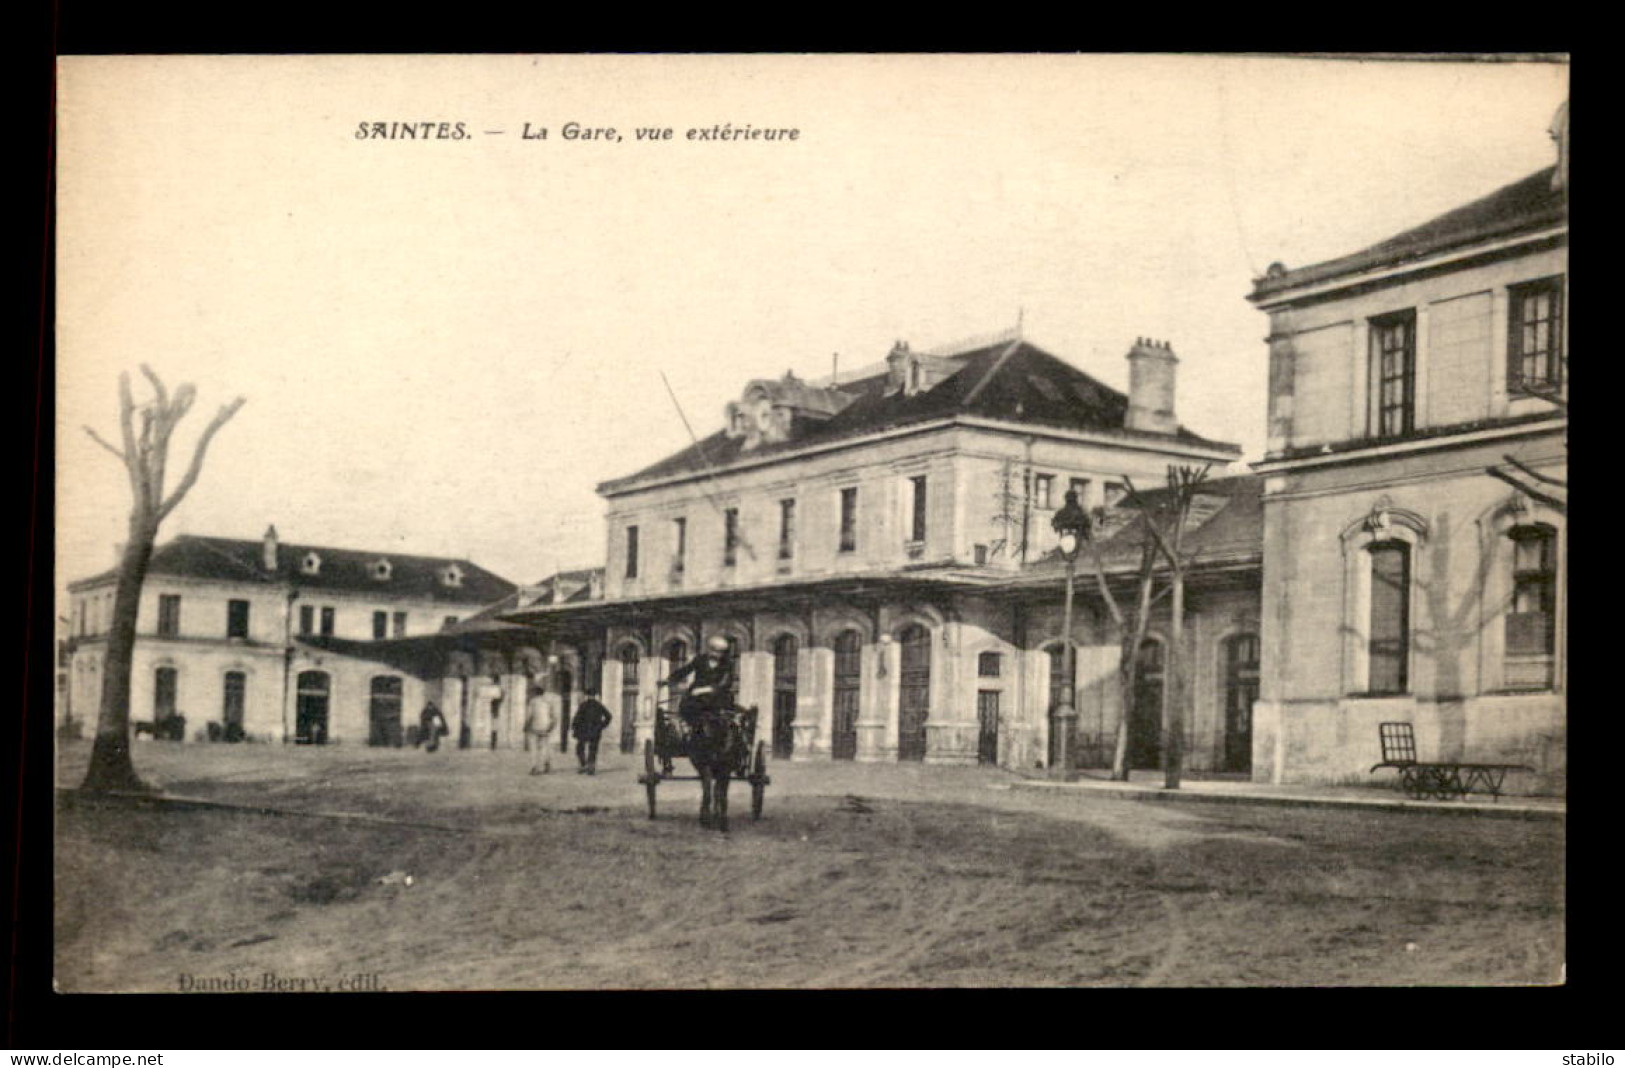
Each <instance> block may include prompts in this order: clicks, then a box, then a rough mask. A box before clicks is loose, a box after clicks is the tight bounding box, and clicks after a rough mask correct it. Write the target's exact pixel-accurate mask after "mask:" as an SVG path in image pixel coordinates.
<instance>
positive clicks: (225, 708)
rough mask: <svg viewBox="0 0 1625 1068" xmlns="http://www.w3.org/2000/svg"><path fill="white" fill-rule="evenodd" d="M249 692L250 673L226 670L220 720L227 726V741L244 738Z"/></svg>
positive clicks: (238, 740) (236, 740)
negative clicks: (246, 701) (245, 712)
mask: <svg viewBox="0 0 1625 1068" xmlns="http://www.w3.org/2000/svg"><path fill="white" fill-rule="evenodd" d="M247 692H248V675H247V674H246V673H244V672H241V671H228V672H226V677H225V683H224V686H223V687H222V690H221V707H220V722H221V724H222V725H223V726H224V727H225V732H226V741H228V742H240V741H242V740H243V706H244V704H245V699H246V696H247Z"/></svg>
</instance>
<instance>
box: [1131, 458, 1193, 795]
mask: <svg viewBox="0 0 1625 1068" xmlns="http://www.w3.org/2000/svg"><path fill="white" fill-rule="evenodd" d="M1207 473H1208V468H1207V467H1205V466H1204V467H1185V466H1172V467H1169V468H1168V495H1167V497H1165V498H1164V499H1163V501H1162V505H1161V507H1156V506H1154V505H1152V504H1151V503H1149V502H1147V501H1146V499H1145V498H1144V497H1142V496H1141V495H1140V493H1139V491H1138V490H1136V489H1135V488H1134V483H1133V481H1132V480H1129V479H1127V478H1126V477H1125V479H1124V484H1125V485H1126V486H1127V487H1128V492H1129V498H1130V500H1132V501H1133V502H1134V504H1135V507H1137V508H1138V509H1139V510H1140V515H1141V517H1142V519H1143V520H1144V521H1145V528H1146V532H1147V533H1148V534H1149V535H1150V540H1151V542H1152V543H1153V544H1154V545H1155V546H1156V550H1157V554H1158V555H1159V556H1161V557H1162V559H1163V561H1164V563H1166V564H1167V566H1168V588H1169V599H1170V602H1171V603H1170V604H1169V608H1168V611H1169V614H1170V615H1171V617H1172V619H1171V621H1170V622H1169V625H1168V659H1167V662H1166V666H1165V667H1164V669H1163V678H1164V680H1165V683H1164V685H1165V686H1166V687H1167V693H1166V695H1165V699H1164V702H1163V707H1164V708H1165V709H1166V714H1165V715H1166V720H1165V723H1164V728H1163V737H1164V744H1163V750H1162V769H1163V785H1164V786H1165V787H1167V788H1168V789H1170V790H1177V789H1179V784H1180V778H1181V776H1182V775H1183V774H1184V770H1185V683H1186V675H1187V671H1186V668H1185V658H1184V656H1183V652H1184V648H1185V575H1186V573H1187V572H1188V571H1189V570H1190V566H1191V564H1192V563H1194V562H1195V554H1194V553H1187V552H1186V551H1185V527H1186V525H1187V523H1188V521H1189V519H1190V514H1191V505H1192V504H1193V503H1194V502H1195V500H1196V492H1197V490H1198V489H1199V488H1200V487H1201V485H1202V483H1203V482H1204V481H1205V480H1206V479H1207ZM1136 651H1137V647H1136Z"/></svg>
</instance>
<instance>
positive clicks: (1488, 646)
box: [1478, 493, 1568, 694]
mask: <svg viewBox="0 0 1625 1068" xmlns="http://www.w3.org/2000/svg"><path fill="white" fill-rule="evenodd" d="M1536 526H1543V527H1550V528H1551V529H1552V531H1553V535H1554V544H1553V548H1554V550H1555V553H1556V560H1555V562H1554V566H1555V571H1556V574H1555V578H1554V583H1553V585H1554V595H1555V604H1554V605H1553V608H1552V611H1553V616H1554V618H1553V627H1554V633H1553V635H1552V682H1551V685H1550V686H1549V687H1547V688H1545V689H1532V688H1527V687H1519V688H1510V687H1508V686H1507V684H1506V655H1507V654H1506V614H1507V612H1508V611H1509V610H1510V608H1511V604H1512V591H1513V574H1512V568H1513V561H1514V557H1513V545H1512V536H1511V535H1512V532H1513V531H1514V530H1516V529H1517V528H1519V527H1536ZM1478 528H1479V552H1480V553H1481V554H1483V555H1482V557H1481V560H1482V563H1483V575H1484V581H1483V584H1482V588H1483V593H1482V595H1481V596H1480V598H1479V621H1478V623H1479V626H1478V634H1479V643H1478V645H1479V682H1480V689H1481V691H1482V692H1484V693H1492V694H1512V693H1518V694H1545V693H1562V692H1563V691H1564V690H1565V684H1564V679H1565V676H1566V674H1567V663H1566V661H1567V657H1566V655H1565V651H1566V649H1567V645H1568V582H1567V578H1568V524H1567V517H1566V516H1564V515H1563V514H1562V513H1561V512H1559V511H1558V510H1557V509H1555V508H1552V507H1551V506H1550V505H1546V504H1543V503H1541V502H1540V501H1536V500H1534V499H1533V498H1530V497H1527V496H1525V495H1524V494H1521V493H1513V494H1511V495H1509V496H1507V497H1503V498H1501V499H1500V500H1498V501H1496V502H1495V504H1494V505H1492V506H1491V507H1490V508H1489V509H1487V510H1486V511H1485V512H1484V514H1483V515H1481V516H1480V517H1479V519H1478Z"/></svg>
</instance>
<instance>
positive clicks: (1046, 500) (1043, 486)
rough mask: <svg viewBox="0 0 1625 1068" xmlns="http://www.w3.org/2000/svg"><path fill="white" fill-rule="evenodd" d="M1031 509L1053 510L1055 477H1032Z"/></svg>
mask: <svg viewBox="0 0 1625 1068" xmlns="http://www.w3.org/2000/svg"><path fill="white" fill-rule="evenodd" d="M1033 507H1034V508H1054V507H1055V476H1054V475H1035V476H1033Z"/></svg>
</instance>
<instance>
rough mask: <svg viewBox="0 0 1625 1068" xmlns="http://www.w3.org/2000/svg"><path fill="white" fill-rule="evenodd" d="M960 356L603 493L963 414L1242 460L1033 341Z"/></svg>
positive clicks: (860, 384)
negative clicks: (1156, 423)
mask: <svg viewBox="0 0 1625 1068" xmlns="http://www.w3.org/2000/svg"><path fill="white" fill-rule="evenodd" d="M953 359H954V360H955V361H956V362H959V363H960V365H961V366H960V368H959V370H958V371H956V372H954V373H953V374H952V375H950V376H948V377H947V378H945V379H943V380H942V381H940V382H938V383H937V384H936V385H934V386H932V387H931V388H929V389H926V390H922V391H921V392H919V393H916V394H914V395H913V396H907V395H905V394H904V393H902V392H897V393H893V394H891V395H890V396H887V395H886V381H887V376H886V375H884V374H877V375H870V376H869V377H867V378H861V379H857V380H855V381H851V382H843V383H841V385H840V387H839V388H840V389H841V391H842V392H845V393H849V394H851V395H852V396H853V397H854V399H853V401H852V403H851V404H849V405H847V406H846V407H845V408H844V409H842V410H841V411H840V412H838V413H836V414H835V415H833V416H831V417H830V418H829V419H826V420H824V421H822V422H815V423H811V424H810V425H807V426H806V427H805V428H804V429H803V430H802V431H801V432H800V433H798V434H796V435H795V436H794V437H792V438H791V439H790V440H788V441H784V442H778V443H773V444H764V445H759V446H758V447H756V448H754V449H752V450H750V451H749V452H746V451H745V449H744V444H745V442H744V439H742V438H729V437H728V436H727V435H726V434H724V433H723V432H722V431H718V432H717V433H715V434H712V435H711V436H710V437H707V438H705V439H703V440H701V441H699V442H698V443H696V444H694V445H690V446H689V447H688V448H686V449H683V450H682V451H680V452H677V453H675V454H673V455H671V456H668V457H666V458H665V459H664V460H661V461H659V462H658V463H655V464H652V465H650V466H648V467H645V468H644V469H643V470H641V471H638V472H636V473H635V474H632V475H628V476H626V477H624V478H618V479H611V480H610V481H607V482H604V483H601V484H600V485H599V487H598V492H599V493H601V494H605V495H612V494H615V493H618V492H624V491H625V490H628V489H631V488H633V487H635V486H637V485H638V484H640V483H643V482H646V481H650V480H654V479H659V478H663V477H668V476H680V475H685V474H697V473H701V472H704V471H706V470H708V469H711V470H715V469H718V468H726V467H728V466H730V465H731V464H733V463H734V462H735V461H738V460H742V459H756V458H759V457H767V456H772V455H775V454H777V453H782V452H789V451H793V450H797V449H801V448H804V447H806V446H808V445H814V444H819V443H823V442H831V441H838V440H840V439H843V438H851V437H858V436H861V435H865V434H872V433H875V432H877V431H882V430H889V429H892V428H895V427H903V426H908V425H911V424H915V423H924V422H930V421H933V420H937V419H943V418H947V417H951V416H956V415H975V416H982V417H985V418H991V419H1002V420H1011V421H1015V422H1020V423H1027V424H1032V425H1036V426H1052V427H1059V428H1065V429H1070V430H1087V431H1092V432H1096V433H1105V434H1111V435H1113V436H1116V437H1120V438H1123V439H1125V440H1138V441H1161V442H1166V441H1169V440H1170V439H1171V440H1173V441H1176V442H1178V443H1180V444H1185V445H1193V446H1202V447H1207V448H1214V449H1224V450H1227V451H1230V452H1234V453H1236V454H1238V455H1239V454H1240V452H1241V449H1240V448H1239V447H1238V446H1236V445H1233V444H1231V443H1229V442H1222V441H1214V440H1211V439H1209V438H1204V437H1202V436H1201V435H1199V434H1195V433H1192V432H1191V431H1190V430H1187V429H1185V428H1184V427H1180V428H1179V429H1178V430H1177V432H1176V433H1174V434H1173V435H1166V434H1156V433H1151V432H1148V431H1136V430H1129V429H1127V428H1126V427H1125V426H1124V425H1123V421H1124V419H1125V418H1126V416H1127V414H1128V397H1127V396H1125V395H1124V394H1123V393H1120V392H1118V391H1117V390H1115V389H1112V388H1111V387H1110V386H1107V385H1105V384H1103V383H1101V382H1099V381H1097V380H1096V379H1094V378H1093V377H1091V376H1090V375H1088V374H1085V373H1084V372H1083V371H1080V370H1078V369H1077V368H1076V367H1073V366H1072V365H1071V364H1069V363H1067V362H1066V361H1064V360H1061V359H1058V358H1057V357H1055V356H1052V355H1050V354H1049V353H1047V352H1045V351H1044V350H1043V349H1040V348H1038V347H1037V346H1036V345H1033V344H1032V343H1031V342H1028V341H1022V340H1017V341H1013V342H1000V343H998V344H995V345H988V346H985V347H982V348H979V349H975V350H972V351H970V352H965V353H961V354H958V355H956V356H954V357H953Z"/></svg>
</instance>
